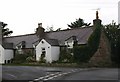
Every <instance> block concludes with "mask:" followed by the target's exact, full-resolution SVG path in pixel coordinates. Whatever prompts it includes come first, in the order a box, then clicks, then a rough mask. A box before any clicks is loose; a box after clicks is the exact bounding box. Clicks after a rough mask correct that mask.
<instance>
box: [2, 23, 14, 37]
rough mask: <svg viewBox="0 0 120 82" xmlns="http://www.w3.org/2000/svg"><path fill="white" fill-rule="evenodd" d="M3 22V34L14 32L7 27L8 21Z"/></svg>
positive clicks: (7, 34)
mask: <svg viewBox="0 0 120 82" xmlns="http://www.w3.org/2000/svg"><path fill="white" fill-rule="evenodd" d="M1 23H2V36H9V35H10V34H12V33H13V31H10V30H9V28H5V27H6V26H7V24H6V23H4V22H1Z"/></svg>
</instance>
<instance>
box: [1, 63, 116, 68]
mask: <svg viewBox="0 0 120 82" xmlns="http://www.w3.org/2000/svg"><path fill="white" fill-rule="evenodd" d="M3 65H4V66H45V67H72V68H74V67H75V68H93V67H94V68H118V65H115V64H114V63H113V64H112V65H110V64H108V65H93V64H90V63H79V64H77V63H38V62H32V63H20V64H15V63H11V64H3Z"/></svg>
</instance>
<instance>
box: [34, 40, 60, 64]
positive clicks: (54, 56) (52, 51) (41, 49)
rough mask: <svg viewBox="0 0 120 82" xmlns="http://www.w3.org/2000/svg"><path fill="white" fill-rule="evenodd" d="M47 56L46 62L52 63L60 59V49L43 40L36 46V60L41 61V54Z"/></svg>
mask: <svg viewBox="0 0 120 82" xmlns="http://www.w3.org/2000/svg"><path fill="white" fill-rule="evenodd" d="M42 53H44V54H45V60H46V62H49V63H52V61H56V60H58V59H59V53H60V47H59V46H51V45H50V44H49V43H48V42H47V41H46V40H44V39H42V40H41V41H40V43H39V44H38V45H37V46H36V60H37V61H40V58H41V54H42Z"/></svg>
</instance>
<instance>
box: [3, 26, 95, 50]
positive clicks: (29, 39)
mask: <svg viewBox="0 0 120 82" xmlns="http://www.w3.org/2000/svg"><path fill="white" fill-rule="evenodd" d="M92 32H93V30H92V27H86V28H76V29H69V30H62V31H54V32H46V37H45V38H46V40H48V42H49V43H50V44H51V45H54V44H59V45H64V42H65V40H66V39H68V38H70V37H71V36H76V38H77V40H78V44H86V43H87V40H88V38H89V36H90V35H91V34H92ZM38 40H39V38H38V37H37V36H36V35H35V34H27V35H20V36H11V37H6V38H4V41H5V42H6V43H13V46H14V48H15V46H16V45H17V44H18V43H20V42H22V41H25V42H26V48H33V43H35V42H37V41H38Z"/></svg>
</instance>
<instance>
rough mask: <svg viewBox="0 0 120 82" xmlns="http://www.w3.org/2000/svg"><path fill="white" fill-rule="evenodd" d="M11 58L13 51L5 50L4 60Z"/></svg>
mask: <svg viewBox="0 0 120 82" xmlns="http://www.w3.org/2000/svg"><path fill="white" fill-rule="evenodd" d="M12 58H13V50H12V49H5V56H4V60H7V61H8V60H11V59H12Z"/></svg>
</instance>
